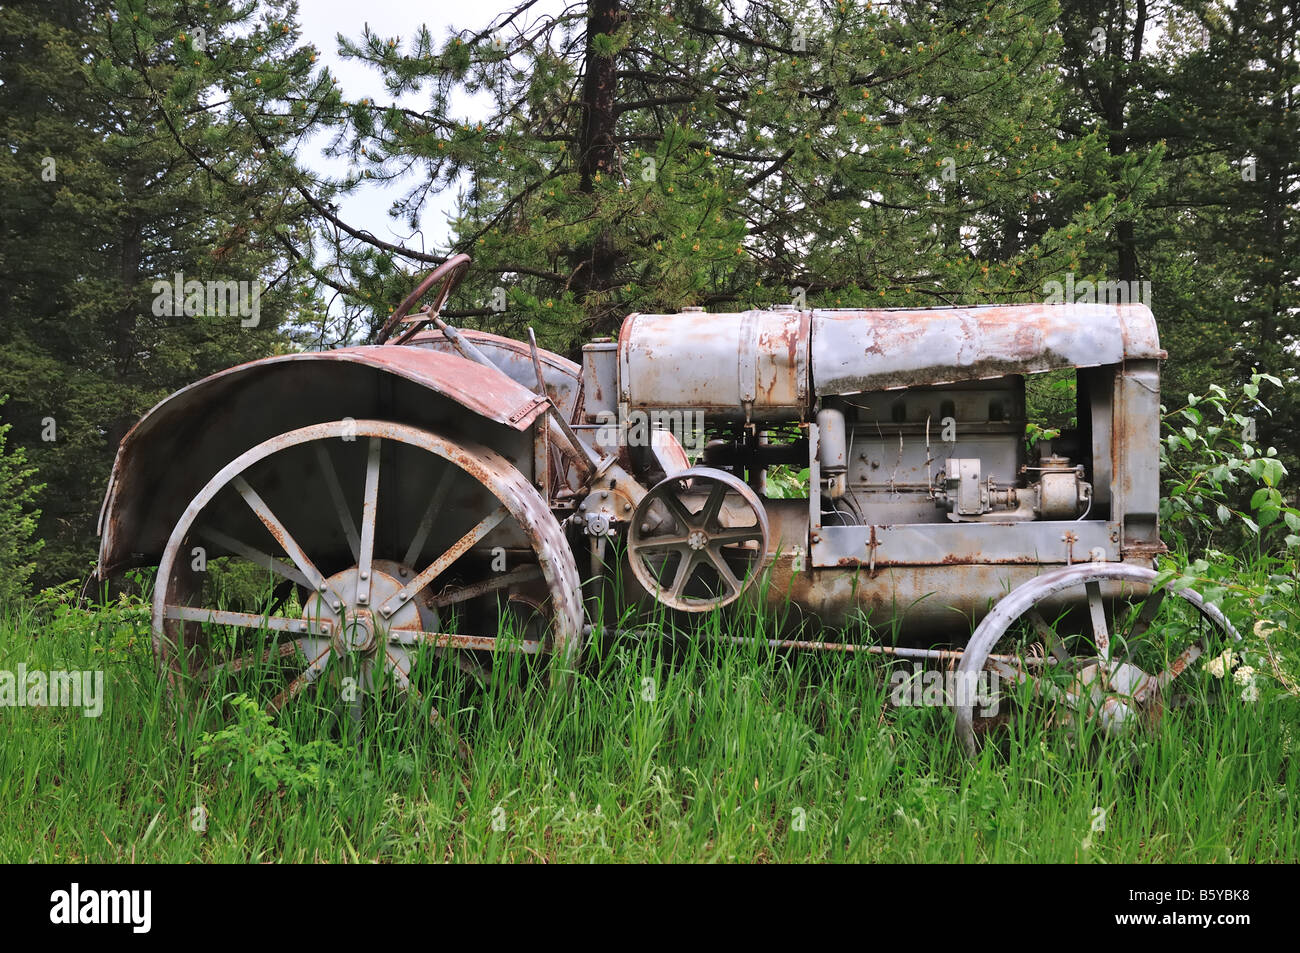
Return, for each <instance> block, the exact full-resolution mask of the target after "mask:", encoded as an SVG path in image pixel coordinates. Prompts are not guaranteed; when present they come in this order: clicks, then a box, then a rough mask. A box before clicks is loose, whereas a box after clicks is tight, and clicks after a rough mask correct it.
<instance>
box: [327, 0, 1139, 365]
mask: <svg viewBox="0 0 1300 953" xmlns="http://www.w3.org/2000/svg"><path fill="white" fill-rule="evenodd" d="M530 6H531V5H528V4H525V5H523V6H521V7H519V8H516V9H513V10H510V11H507V12H505V13H502V14H501V15H499V16H498V17H496V18H495V19H494V20H493V21H492V22H491V23H489V24H488V25H486V26H485V27H483V28H482V29H478V30H469V29H465V30H459V31H457V32H455V33H453V34H452V35H451V36H450V37H449V38H448V39H447V40H446V41H445V42H444V43H441V44H439V43H437V42H435V40H434V38H433V37H432V36H431V35H430V34H429V33H428V31H427V30H423V31H421V32H419V33H418V34H416V36H415V37H414V38H413V39H412V40H410V41H409V42H408V43H405V44H404V43H402V41H401V40H400V39H399V38H383V37H379V36H376V35H374V34H373V33H366V34H365V35H364V36H363V37H361V38H360V40H359V41H357V42H355V43H351V44H348V45H347V46H346V47H345V50H346V52H347V53H348V54H349V55H352V56H354V57H357V58H360V59H363V60H366V61H368V62H370V63H371V64H373V65H374V66H375V67H376V68H377V69H378V70H380V71H381V72H382V75H383V78H384V80H385V82H386V83H387V85H388V88H389V89H390V90H391V91H392V92H393V93H394V94H395V95H397V94H402V93H407V92H412V91H415V90H425V91H426V92H427V94H428V98H429V99H428V101H429V105H428V108H427V109H425V110H423V111H411V110H407V109H398V108H395V107H384V106H381V105H379V104H369V103H360V104H357V105H356V107H355V108H354V109H353V112H352V138H351V140H350V143H349V144H348V148H347V150H346V151H347V152H349V154H350V156H351V158H352V159H353V160H354V162H355V163H356V165H357V171H356V173H355V175H354V176H353V177H352V178H351V179H350V180H349V181H348V182H345V183H344V187H348V186H351V185H353V184H355V183H356V182H358V181H362V180H366V179H369V180H389V179H394V178H397V177H398V176H399V175H400V174H401V173H402V172H404V171H405V170H408V169H410V168H411V167H412V166H414V167H415V168H417V169H419V170H420V172H419V173H418V174H417V177H416V182H415V185H414V187H413V188H411V189H410V190H409V191H408V193H407V194H406V195H405V196H404V197H403V198H402V199H401V200H399V202H397V203H395V212H396V213H397V214H399V215H401V216H403V217H408V218H410V219H412V224H415V219H416V217H417V215H418V210H419V208H420V204H421V202H422V201H423V200H424V198H425V197H426V196H427V194H428V193H429V192H430V191H431V190H436V189H442V188H450V187H461V188H463V189H464V195H463V201H462V203H461V207H460V213H459V215H458V217H457V218H456V220H455V222H454V232H455V234H454V239H453V242H452V246H451V248H449V249H447V251H448V252H451V251H467V252H469V253H471V254H472V255H473V256H474V257H475V269H474V272H473V276H472V278H471V280H470V283H469V285H468V288H467V291H466V293H465V294H464V295H462V296H461V298H460V299H459V301H458V302H455V303H457V304H459V305H460V309H459V310H458V311H453V312H452V314H453V316H456V317H460V318H468V319H472V320H475V321H477V322H478V323H480V324H482V325H483V326H486V327H490V328H493V329H496V330H501V331H504V332H508V333H517V332H518V331H519V329H520V328H522V326H524V325H527V324H534V325H537V326H538V327H539V328H541V329H543V330H544V331H546V332H547V338H548V340H549V342H550V343H551V344H552V345H553V346H557V347H560V348H572V347H574V346H575V345H576V343H577V342H579V341H581V340H582V339H584V338H586V337H587V336H590V335H593V334H608V333H611V332H613V331H615V330H617V327H618V323H619V322H620V321H621V320H622V318H623V316H624V315H626V314H627V313H629V312H631V311H638V310H651V311H653V310H663V309H675V308H677V307H680V306H682V305H689V304H700V305H706V306H709V307H713V308H722V309H736V308H740V307H746V306H751V305H758V304H769V303H772V302H786V301H789V300H791V298H792V297H793V296H797V295H799V293H800V292H801V291H802V295H803V298H805V299H806V300H807V301H808V302H809V303H810V304H822V305H829V306H836V305H841V306H847V305H850V304H858V305H861V304H868V303H869V304H875V305H901V304H918V305H923V304H934V303H945V302H956V301H961V302H968V303H976V302H980V301H996V300H1013V299H1025V298H1028V299H1030V300H1041V297H1042V294H1043V290H1042V287H1043V284H1044V281H1045V280H1046V279H1047V278H1049V277H1052V276H1054V275H1055V274H1056V273H1058V272H1060V271H1063V270H1066V269H1068V268H1070V267H1072V266H1073V265H1074V264H1075V263H1077V261H1078V260H1079V258H1080V256H1081V255H1082V254H1083V252H1084V251H1085V250H1086V248H1087V247H1088V246H1089V243H1090V242H1092V241H1093V240H1094V239H1093V234H1094V231H1095V230H1096V229H1097V228H1098V224H1099V223H1101V222H1105V221H1107V220H1109V219H1110V218H1112V217H1113V216H1115V215H1118V214H1119V213H1120V211H1121V204H1117V203H1116V202H1115V201H1114V200H1112V198H1110V197H1109V196H1107V195H1102V196H1099V197H1097V198H1096V200H1094V201H1082V200H1080V201H1078V202H1077V203H1075V204H1074V206H1073V207H1071V211H1070V213H1069V214H1068V215H1066V216H1059V215H1058V216H1055V217H1053V216H1052V215H1051V214H1049V212H1048V210H1049V209H1050V208H1052V207H1054V206H1059V205H1061V204H1062V203H1066V202H1069V200H1070V199H1071V197H1072V196H1074V195H1075V193H1076V192H1078V191H1079V190H1078V187H1077V186H1076V185H1075V184H1074V183H1075V181H1076V180H1077V179H1078V178H1079V177H1080V176H1079V170H1080V169H1084V168H1087V167H1088V166H1089V164H1095V163H1096V162H1097V161H1099V160H1098V156H1099V154H1100V152H1101V151H1102V150H1103V149H1104V148H1105V143H1104V142H1103V141H1102V140H1101V139H1099V138H1098V137H1096V136H1094V135H1089V134H1087V133H1081V134H1080V135H1078V136H1075V137H1066V136H1062V135H1061V133H1060V132H1059V130H1058V113H1059V108H1058V104H1057V103H1056V100H1055V96H1056V81H1057V78H1056V75H1055V74H1054V72H1053V71H1052V68H1051V65H1052V62H1053V60H1054V57H1055V56H1056V53H1057V50H1058V48H1059V45H1060V38H1059V36H1057V35H1056V33H1055V31H1054V29H1053V19H1054V16H1055V6H1054V4H1052V3H1046V2H1045V3H1031V4H1029V5H1027V6H1024V5H1022V6H1016V7H1011V6H1006V5H998V4H992V3H986V2H967V0H957V2H953V3H948V4H943V5H940V6H938V7H935V6H934V5H932V4H920V3H908V2H905V3H899V4H890V5H888V6H887V7H881V8H876V7H874V6H872V5H870V4H868V5H865V6H864V5H860V4H846V3H837V2H819V3H811V4H810V3H804V2H794V0H780V2H775V3H772V4H762V5H758V4H747V5H744V6H743V7H741V5H739V4H734V3H731V2H729V0H689V2H687V0H678V2H672V3H668V4H664V3H662V2H650V0H592V2H590V3H588V4H587V5H586V6H585V8H582V7H570V8H567V9H566V11H565V12H563V13H561V14H559V15H556V16H550V15H536V14H533V13H532V12H531V9H530ZM464 94H472V95H474V96H477V97H479V100H480V101H481V100H482V99H483V98H487V99H489V100H490V102H491V104H492V105H491V109H490V113H491V114H490V115H489V116H487V117H486V118H482V119H481V120H480V119H473V118H468V117H465V116H459V115H457V114H456V113H455V110H454V109H453V104H455V103H457V102H459V101H461V97H462V96H463V95H464ZM1125 201H1127V197H1126V199H1125ZM1128 207H1129V206H1127V205H1123V206H1122V208H1123V209H1127V208H1128ZM1098 237H1100V235H1098ZM441 257H442V256H441V255H439V254H430V253H427V252H423V251H421V250H417V249H408V248H402V247H400V246H399V247H393V246H391V245H390V246H388V247H377V246H376V245H375V244H374V243H373V242H369V241H367V239H366V237H365V236H362V235H357V234H353V235H352V236H351V240H349V241H346V242H344V243H343V245H342V246H341V247H340V264H341V266H342V267H343V269H344V270H345V272H347V273H349V274H350V278H349V279H348V281H347V283H348V284H349V285H350V286H351V287H352V288H353V289H354V290H353V293H352V298H351V300H352V301H353V302H354V303H364V300H369V301H379V302H383V303H384V304H387V305H391V304H392V303H393V302H394V301H396V300H397V299H398V298H400V297H401V296H402V295H403V294H405V292H406V290H407V289H409V287H410V286H411V284H412V282H413V277H412V275H411V274H409V273H408V272H409V270H410V269H412V268H415V267H423V266H425V265H426V264H427V263H430V262H433V261H438V260H441ZM495 289H500V290H499V291H497V290H495ZM362 294H365V295H367V296H369V297H368V298H367V299H363V298H362ZM502 297H505V299H506V301H508V307H507V309H506V310H505V311H504V312H503V313H498V311H499V308H497V307H494V305H499V304H500V303H501V300H502ZM494 299H495V300H494ZM466 304H468V305H469V306H468V307H466V306H465V305H466ZM376 312H377V313H376V314H375V315H374V317H373V318H372V320H373V321H375V322H378V321H380V320H382V319H383V318H384V317H386V315H385V314H383V313H382V308H379V309H376Z"/></svg>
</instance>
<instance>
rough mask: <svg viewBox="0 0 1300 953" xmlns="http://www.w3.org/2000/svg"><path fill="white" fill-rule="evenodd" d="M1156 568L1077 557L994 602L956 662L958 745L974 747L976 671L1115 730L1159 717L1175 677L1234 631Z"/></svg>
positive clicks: (970, 749)
mask: <svg viewBox="0 0 1300 953" xmlns="http://www.w3.org/2000/svg"><path fill="white" fill-rule="evenodd" d="M1156 577H1157V574H1156V573H1155V572H1154V571H1152V570H1150V569H1145V568H1142V567H1140V566H1130V565H1126V564H1123V563H1081V564H1079V565H1075V566H1067V567H1066V568H1064V569H1058V570H1056V571H1054V572H1049V573H1046V574H1044V575H1042V576H1039V577H1037V578H1036V579H1032V580H1030V581H1029V582H1027V583H1024V584H1023V585H1021V586H1019V587H1017V588H1016V589H1014V590H1012V591H1011V593H1010V594H1008V595H1007V596H1006V597H1005V598H1003V599H1002V601H1001V602H999V603H998V604H997V605H996V606H994V607H993V610H992V611H991V612H990V613H989V614H988V615H987V616H986V617H985V618H984V620H983V621H982V622H981V623H980V625H979V626H978V628H976V630H975V632H974V634H972V636H971V639H970V642H969V643H968V644H967V646H966V649H965V651H964V652H963V653H962V657H961V662H960V664H959V665H958V667H957V676H958V677H957V686H956V689H957V698H956V699H955V707H956V714H957V732H958V735H959V736H960V737H961V740H962V744H963V745H964V746H965V748H966V751H967V752H968V753H969V754H974V753H975V752H976V751H977V750H978V748H979V736H980V732H979V731H977V730H976V722H977V715H978V713H979V710H980V707H981V702H980V701H978V700H977V699H976V698H975V695H976V693H977V684H978V679H979V678H980V677H981V673H985V672H990V673H995V674H996V675H997V677H998V679H999V680H1000V681H1002V682H1006V683H1008V684H1013V685H1024V686H1025V687H1026V689H1027V690H1028V691H1029V693H1030V694H1031V695H1032V697H1033V698H1034V699H1035V701H1037V702H1040V703H1044V704H1047V705H1052V706H1064V707H1065V708H1066V709H1068V710H1069V711H1072V712H1074V713H1076V714H1077V715H1081V716H1083V717H1087V718H1092V719H1095V720H1097V721H1098V722H1099V724H1100V725H1101V727H1102V729H1103V730H1104V731H1106V732H1107V733H1108V734H1113V733H1116V732H1118V731H1120V730H1122V729H1126V728H1128V727H1130V726H1131V725H1132V724H1134V723H1135V722H1140V721H1143V720H1146V721H1151V720H1154V719H1156V718H1158V717H1159V715H1160V714H1161V712H1162V711H1163V709H1164V705H1165V696H1166V694H1167V690H1168V688H1169V686H1170V685H1171V684H1172V683H1173V682H1174V680H1175V679H1177V678H1178V677H1179V676H1180V675H1182V674H1183V673H1184V672H1185V671H1186V670H1187V669H1188V668H1189V667H1191V665H1192V664H1193V663H1194V662H1195V661H1196V660H1197V659H1198V658H1200V657H1201V656H1202V655H1204V654H1205V653H1206V652H1207V651H1209V650H1211V647H1212V646H1213V645H1214V644H1215V643H1216V642H1218V643H1231V642H1236V641H1240V636H1239V635H1238V634H1237V631H1236V629H1234V628H1233V627H1232V624H1231V623H1230V622H1229V621H1228V620H1227V619H1226V618H1225V617H1224V615H1223V613H1222V612H1220V611H1219V610H1218V609H1217V608H1216V607H1214V606H1212V605H1209V604H1207V603H1206V602H1205V600H1204V599H1202V598H1201V596H1200V595H1199V594H1198V593H1196V592H1194V591H1193V590H1191V589H1182V590H1179V591H1177V592H1172V591H1168V590H1166V589H1163V588H1160V589H1152V588H1151V586H1152V584H1153V583H1154V582H1155V580H1156ZM1171 597H1172V598H1171ZM1070 613H1074V614H1075V615H1076V616H1081V617H1082V625H1081V626H1078V628H1080V629H1081V633H1080V634H1078V635H1068V634H1062V633H1065V632H1068V631H1069V630H1070V626H1069V625H1068V623H1067V622H1066V617H1067V616H1068V615H1069V614H1070ZM1049 618H1054V620H1055V621H1057V622H1058V623H1059V624H1058V625H1055V626H1053V625H1052V624H1050V623H1049V621H1048V619H1049Z"/></svg>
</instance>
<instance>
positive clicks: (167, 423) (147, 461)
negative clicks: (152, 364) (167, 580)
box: [98, 347, 546, 578]
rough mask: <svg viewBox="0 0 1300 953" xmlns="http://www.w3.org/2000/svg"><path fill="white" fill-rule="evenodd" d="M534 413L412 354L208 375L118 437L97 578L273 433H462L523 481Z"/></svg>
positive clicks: (365, 354) (472, 377)
mask: <svg viewBox="0 0 1300 953" xmlns="http://www.w3.org/2000/svg"><path fill="white" fill-rule="evenodd" d="M545 410H546V401H545V400H543V399H542V398H540V397H539V396H538V395H537V394H535V393H533V392H532V391H531V390H529V389H527V388H525V387H524V386H522V385H520V384H518V383H517V382H515V381H514V380H512V379H511V378H510V377H508V376H507V375H506V374H503V373H500V372H498V371H493V370H492V369H490V368H484V367H480V366H478V365H476V364H472V363H470V362H469V361H466V360H464V359H463V358H460V357H457V356H453V355H449V354H442V353H439V352H437V351H433V350H426V349H423V348H409V347H400V348H399V347H363V348H346V349H342V350H338V351H324V352H319V353H315V352H313V353H308V354H291V355H284V356H280V357H271V358H266V359H264V360H261V361H253V362H251V363H248V364H243V365H240V366H238V367H233V368H230V369H228V370H225V371H222V372H220V373H218V374H213V375H211V376H210V377H207V378H204V379H203V380H201V381H198V382H196V383H194V384H191V385H189V386H188V387H185V388H183V389H182V390H179V391H177V392H176V393H174V394H172V395H171V396H170V397H168V398H166V399H165V400H163V401H161V402H160V403H159V404H157V405H156V406H155V407H154V408H153V409H152V410H150V411H149V413H147V414H146V415H145V416H144V417H143V418H142V419H141V420H140V421H139V422H138V423H137V424H136V425H135V426H134V427H133V428H132V429H131V431H130V432H129V433H128V434H127V435H126V437H125V438H123V440H122V443H121V445H120V446H119V447H118V452H117V458H116V460H115V461H114V464H113V472H112V476H111V477H110V480H109V486H108V491H107V493H106V494H105V497H104V504H103V506H102V507H101V510H100V518H99V533H100V558H99V567H98V572H99V574H100V576H101V578H102V577H103V576H106V575H107V574H109V573H111V572H114V571H116V570H117V569H120V568H122V567H123V566H126V565H132V564H137V565H138V564H141V563H147V562H150V561H153V560H156V558H157V556H158V555H159V553H160V552H161V550H162V546H163V543H164V542H165V540H166V538H167V534H168V533H169V532H170V530H171V526H172V524H173V523H174V522H175V520H176V518H177V516H179V514H180V512H181V511H182V509H183V508H184V506H185V503H186V502H187V501H188V500H189V499H190V498H191V497H192V496H193V495H194V494H195V493H196V492H197V491H198V490H199V488H200V487H202V486H203V484H204V482H206V480H207V479H208V478H209V477H210V476H211V475H212V474H213V473H215V472H217V470H219V469H220V468H221V467H222V466H224V465H225V464H226V463H228V462H229V461H230V460H231V459H232V458H233V457H235V456H237V455H238V454H240V453H242V452H243V451H245V450H247V449H248V448H249V447H252V446H254V445H255V444H257V443H258V442H260V441H262V440H265V439H268V438H270V437H272V436H274V435H275V434H277V433H283V432H285V431H287V430H292V429H294V428H295V427H300V426H304V425H307V424H311V423H317V422H320V421H323V420H341V419H344V418H348V417H351V418H361V417H376V416H381V415H382V416H386V417H391V418H393V419H396V420H402V421H405V422H409V423H412V424H415V425H418V426H421V427H424V428H427V429H435V430H438V431H439V432H451V433H456V432H468V433H470V434H472V436H473V438H474V439H475V440H477V441H478V442H480V443H485V444H488V445H489V446H492V447H493V448H494V449H497V450H498V451H500V452H503V453H505V454H506V455H507V456H508V457H509V458H510V459H511V460H512V461H514V462H515V463H516V465H517V466H519V467H520V469H522V470H524V471H525V472H526V473H529V474H531V471H532V469H533V463H532V436H531V435H530V434H528V433H527V430H528V428H529V427H530V426H531V425H532V424H533V422H534V421H535V420H536V418H537V417H538V416H540V415H541V414H543V413H544V412H545ZM177 460H184V461H185V464H186V465H185V466H183V467H178V466H176V461H177Z"/></svg>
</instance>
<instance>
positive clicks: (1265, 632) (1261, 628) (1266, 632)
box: [1255, 619, 1277, 639]
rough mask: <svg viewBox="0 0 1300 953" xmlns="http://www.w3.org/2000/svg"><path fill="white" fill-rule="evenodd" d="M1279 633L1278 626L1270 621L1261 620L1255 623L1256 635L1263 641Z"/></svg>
mask: <svg viewBox="0 0 1300 953" xmlns="http://www.w3.org/2000/svg"><path fill="white" fill-rule="evenodd" d="M1276 631H1277V624H1276V623H1274V622H1270V621H1269V620H1268V619H1260V620H1259V621H1258V622H1256V623H1255V634H1256V635H1258V636H1259V637H1260V638H1261V639H1266V638H1268V637H1269V636H1270V635H1272V634H1273V633H1274V632H1276Z"/></svg>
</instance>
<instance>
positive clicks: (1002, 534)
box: [812, 520, 1119, 569]
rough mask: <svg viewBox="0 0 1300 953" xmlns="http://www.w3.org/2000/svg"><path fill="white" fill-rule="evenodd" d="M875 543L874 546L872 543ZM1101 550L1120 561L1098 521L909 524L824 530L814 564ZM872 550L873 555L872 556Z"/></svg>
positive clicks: (1113, 532) (992, 560)
mask: <svg viewBox="0 0 1300 953" xmlns="http://www.w3.org/2000/svg"><path fill="white" fill-rule="evenodd" d="M873 540H874V546H873V545H872V542H873ZM1098 549H1100V550H1101V551H1102V552H1103V553H1105V558H1106V559H1107V560H1118V559H1119V526H1118V524H1111V523H1107V522H1104V521H1100V520H1089V521H1087V522H1079V521H1065V522H1057V521H1042V520H1035V521H1029V522H1018V523H1010V522H1008V523H992V522H989V523H910V524H899V525H875V524H872V525H870V526H823V527H822V528H821V529H819V530H817V531H815V533H814V535H813V537H812V554H813V565H815V566H828V567H834V566H839V567H842V568H843V567H851V566H865V565H867V564H868V562H869V561H871V558H872V556H873V555H874V564H875V566H876V567H877V568H878V569H879V568H884V567H887V566H963V565H976V564H985V565H992V564H998V563H1021V564H1025V565H1052V564H1069V563H1076V562H1087V561H1089V560H1090V559H1091V558H1092V557H1093V556H1094V550H1098ZM873 550H874V552H873Z"/></svg>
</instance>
